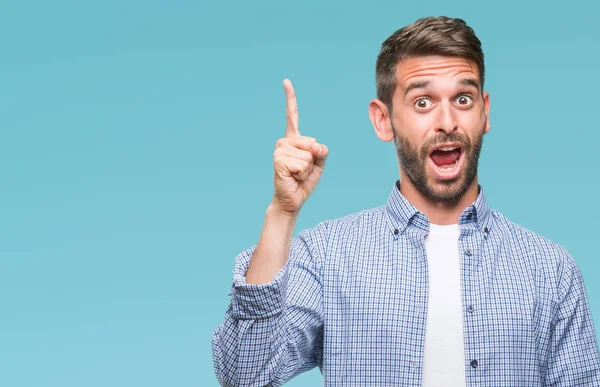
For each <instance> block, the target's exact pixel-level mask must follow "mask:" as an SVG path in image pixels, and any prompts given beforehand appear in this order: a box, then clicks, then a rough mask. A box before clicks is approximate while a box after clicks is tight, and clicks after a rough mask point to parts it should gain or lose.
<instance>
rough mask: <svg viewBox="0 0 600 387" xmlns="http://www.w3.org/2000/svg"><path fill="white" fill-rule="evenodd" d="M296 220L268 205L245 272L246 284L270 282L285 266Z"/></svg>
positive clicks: (296, 216)
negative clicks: (259, 234) (258, 237)
mask: <svg viewBox="0 0 600 387" xmlns="http://www.w3.org/2000/svg"><path fill="white" fill-rule="evenodd" d="M297 218H298V215H297V214H289V213H285V212H284V211H281V210H279V209H278V208H277V207H276V206H275V205H273V204H270V205H269V207H268V208H267V211H266V214H265V220H264V223H263V229H262V232H261V236H260V239H259V241H258V244H257V246H256V250H255V251H254V254H253V256H252V260H251V261H250V266H249V267H248V271H247V272H246V283H248V284H266V283H268V282H271V281H272V280H273V278H275V275H276V274H277V273H278V272H279V271H280V270H281V269H282V268H283V267H284V266H285V264H286V262H287V260H288V257H289V255H290V246H291V243H292V236H293V233H294V227H295V225H296V220H297Z"/></svg>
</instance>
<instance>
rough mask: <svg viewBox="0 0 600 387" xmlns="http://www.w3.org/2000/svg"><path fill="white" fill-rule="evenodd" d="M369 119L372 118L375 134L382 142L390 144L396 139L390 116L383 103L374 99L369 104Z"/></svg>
mask: <svg viewBox="0 0 600 387" xmlns="http://www.w3.org/2000/svg"><path fill="white" fill-rule="evenodd" d="M369 118H371V123H372V124H373V128H374V129H375V134H376V135H377V137H379V139H380V140H381V141H385V142H389V141H392V140H393V139H394V131H393V129H392V121H391V119H390V114H389V111H388V108H387V106H386V105H385V104H384V103H383V102H381V101H380V100H378V99H374V100H372V101H371V102H370V103H369Z"/></svg>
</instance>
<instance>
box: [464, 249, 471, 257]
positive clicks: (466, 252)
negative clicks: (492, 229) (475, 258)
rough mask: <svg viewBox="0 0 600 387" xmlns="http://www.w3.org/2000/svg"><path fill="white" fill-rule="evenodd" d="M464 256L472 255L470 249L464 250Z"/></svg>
mask: <svg viewBox="0 0 600 387" xmlns="http://www.w3.org/2000/svg"><path fill="white" fill-rule="evenodd" d="M465 254H467V255H468V256H471V255H473V253H472V252H471V249H466V250H465Z"/></svg>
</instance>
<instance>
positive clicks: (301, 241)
mask: <svg viewBox="0 0 600 387" xmlns="http://www.w3.org/2000/svg"><path fill="white" fill-rule="evenodd" d="M484 73H485V66H484V56H483V52H482V50H481V43H480V41H479V39H478V38H477V37H476V35H475V33H474V32H473V30H472V29H471V28H470V27H468V26H467V25H466V24H465V23H464V22H463V21H462V20H460V19H451V18H446V17H439V18H423V19H420V20H417V21H416V22H415V23H413V24H412V25H409V26H406V27H404V28H402V29H400V30H398V31H396V32H395V33H394V34H392V35H391V36H390V37H389V38H388V39H387V40H386V41H385V42H384V43H383V44H382V48H381V51H380V54H379V56H378V59H377V66H376V83H377V97H378V98H377V99H375V100H373V101H371V103H370V106H369V109H370V111H369V112H370V118H371V121H372V123H373V126H374V128H375V131H376V133H377V136H378V137H379V138H380V139H381V140H383V141H393V142H394V145H395V148H396V150H397V154H398V160H399V169H400V180H399V181H396V183H395V184H394V185H393V188H392V192H391V194H390V196H389V199H388V201H387V203H386V204H385V205H382V206H381V207H377V208H372V209H368V210H365V211H362V212H359V213H355V214H352V215H348V216H346V217H343V218H340V219H335V220H329V221H324V222H322V223H320V224H318V225H317V226H315V227H314V228H312V229H308V230H303V231H302V232H300V233H299V234H298V236H297V237H295V238H292V233H293V230H294V225H295V222H296V219H297V218H298V214H299V212H300V209H301V207H302V204H303V203H304V202H305V201H306V200H307V198H308V197H309V195H310V194H311V192H313V190H314V189H315V187H316V186H317V183H318V181H319V179H320V177H321V175H322V173H323V168H324V165H325V159H326V157H327V155H328V149H327V147H326V146H325V145H323V144H320V143H318V142H317V141H316V140H315V139H314V138H310V137H305V136H301V135H300V133H299V131H298V110H297V107H296V97H295V93H294V90H293V88H292V85H291V83H290V82H289V81H288V80H285V81H284V86H285V90H286V94H287V103H288V105H287V129H286V134H285V137H283V138H281V139H279V140H278V141H277V144H276V149H275V152H274V165H275V173H274V174H275V178H274V184H275V194H274V196H273V199H272V202H271V204H270V205H269V207H268V209H267V210H266V216H265V220H264V226H263V230H262V234H261V237H260V240H259V242H258V245H257V246H254V247H252V248H250V249H248V250H246V251H244V252H242V253H241V254H240V255H239V256H238V257H237V259H236V265H235V270H234V283H233V286H232V290H231V293H230V294H231V295H232V300H231V304H230V306H229V308H228V310H227V313H226V318H225V321H224V323H223V324H221V325H220V326H219V327H218V328H217V329H216V330H215V332H214V334H213V355H214V356H213V357H214V364H215V371H216V374H217V377H218V379H219V382H220V383H221V384H223V385H228V386H265V385H269V386H278V385H281V384H283V383H284V382H286V381H288V380H289V379H291V378H292V377H294V376H295V375H297V374H299V373H301V372H303V371H306V370H309V369H311V368H313V367H315V366H318V367H320V369H321V372H322V374H323V378H324V385H325V386H467V385H469V386H550V385H552V386H600V360H599V355H598V346H597V343H596V335H595V332H594V326H593V322H592V316H591V313H590V307H589V304H588V300H587V296H586V293H585V288H584V284H583V281H582V276H581V273H580V271H579V269H578V267H577V265H576V264H575V262H574V260H573V258H572V257H571V256H570V255H569V253H568V252H567V251H566V250H565V249H564V248H563V247H561V246H559V245H557V244H555V243H553V242H552V241H549V240H547V239H545V238H543V237H542V236H539V235H537V234H535V233H534V232H532V231H529V230H527V229H524V228H523V227H520V226H518V225H516V224H514V223H512V222H511V221H510V220H508V219H506V218H505V217H504V216H503V215H502V214H501V213H499V212H498V211H495V210H492V209H491V208H490V207H489V206H488V203H487V202H486V199H485V196H484V193H483V190H482V188H481V186H480V185H479V183H478V179H477V163H478V158H479V153H480V150H481V146H482V141H483V136H484V135H485V134H486V133H487V132H488V131H489V130H490V120H489V111H490V99H489V95H488V93H487V92H484V91H483V86H484ZM351 184H352V182H349V187H348V190H349V191H351V189H352V188H351Z"/></svg>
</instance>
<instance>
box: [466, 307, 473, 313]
mask: <svg viewBox="0 0 600 387" xmlns="http://www.w3.org/2000/svg"><path fill="white" fill-rule="evenodd" d="M467 310H468V311H469V313H473V312H475V308H473V305H469V308H468V309H467Z"/></svg>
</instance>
